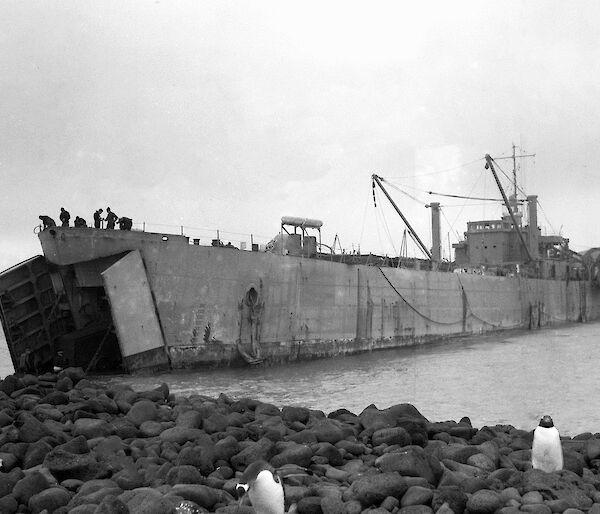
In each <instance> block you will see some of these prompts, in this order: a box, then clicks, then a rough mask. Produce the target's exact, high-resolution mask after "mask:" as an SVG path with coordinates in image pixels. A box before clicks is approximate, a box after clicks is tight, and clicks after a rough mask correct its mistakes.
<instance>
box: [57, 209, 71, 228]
mask: <svg viewBox="0 0 600 514" xmlns="http://www.w3.org/2000/svg"><path fill="white" fill-rule="evenodd" d="M59 218H60V222H61V226H63V227H68V226H69V220H70V219H71V214H70V213H69V211H67V210H65V208H64V207H61V208H60V215H59Z"/></svg>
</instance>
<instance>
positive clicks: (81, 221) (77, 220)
mask: <svg viewBox="0 0 600 514" xmlns="http://www.w3.org/2000/svg"><path fill="white" fill-rule="evenodd" d="M73 226H75V227H77V228H81V227H87V221H85V220H84V219H83V218H80V217H79V216H75V222H74V223H73Z"/></svg>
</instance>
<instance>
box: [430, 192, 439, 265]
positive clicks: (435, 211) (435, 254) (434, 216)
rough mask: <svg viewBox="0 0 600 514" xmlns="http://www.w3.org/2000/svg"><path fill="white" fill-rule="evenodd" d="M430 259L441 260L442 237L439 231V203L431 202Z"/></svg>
mask: <svg viewBox="0 0 600 514" xmlns="http://www.w3.org/2000/svg"><path fill="white" fill-rule="evenodd" d="M429 207H431V245H432V248H431V260H432V261H434V262H440V261H441V260H442V238H441V231H440V204H439V202H431V203H430V204H429Z"/></svg>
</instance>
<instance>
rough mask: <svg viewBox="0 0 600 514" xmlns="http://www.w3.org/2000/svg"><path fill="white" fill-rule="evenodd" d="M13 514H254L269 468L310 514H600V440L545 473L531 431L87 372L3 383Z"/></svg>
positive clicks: (577, 440) (586, 441) (289, 497)
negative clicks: (246, 478)
mask: <svg viewBox="0 0 600 514" xmlns="http://www.w3.org/2000/svg"><path fill="white" fill-rule="evenodd" d="M0 429H1V430H0V461H1V463H2V465H1V467H0V512H2V513H7V514H13V513H17V512H19V513H21V512H22V513H27V512H32V513H48V514H52V513H55V514H67V513H74V514H87V513H89V514H104V513H120V512H123V513H126V512H129V513H132V514H136V513H140V514H153V513H166V514H170V513H174V512H175V509H176V507H177V506H178V505H185V506H186V508H188V509H189V510H190V511H194V510H193V509H195V511H197V512H218V513H220V514H228V513H230V512H231V513H238V514H247V513H248V514H249V513H251V512H252V509H251V508H250V507H249V506H248V505H241V506H240V505H238V501H237V499H236V498H235V486H236V484H237V481H238V479H239V478H240V476H241V473H242V472H243V471H244V470H245V468H246V467H247V466H248V465H249V464H251V463H252V462H254V461H255V460H258V459H263V460H267V461H269V462H270V463H271V464H272V465H273V466H275V467H277V468H280V469H281V470H282V475H283V476H284V479H283V482H284V487H285V496H286V510H295V511H296V512H298V513H300V514H303V513H306V514H310V513H321V512H322V513H324V514H338V513H339V514H342V513H347V514H360V513H361V512H367V511H368V512H370V513H382V514H383V513H390V512H392V513H394V514H430V513H433V512H436V513H439V514H478V513H481V514H488V513H489V514H491V513H495V512H497V513H499V514H515V513H517V512H530V513H533V514H552V513H565V514H582V513H589V514H600V477H599V469H600V434H598V433H595V432H586V433H582V434H579V435H578V436H576V437H574V438H572V439H569V438H563V448H564V454H565V469H563V470H562V471H558V472H555V473H544V472H541V471H539V470H533V469H532V468H531V464H530V455H531V443H532V439H531V427H526V429H518V428H515V427H512V426H510V425H496V426H487V427H482V428H474V427H472V426H471V422H470V420H469V419H468V418H463V419H461V420H459V421H458V422H456V421H442V422H439V421H430V420H427V419H426V418H425V417H424V416H422V415H421V413H420V412H419V411H418V410H417V408H416V407H415V406H413V405H410V404H398V405H395V406H392V407H389V408H387V409H378V408H377V407H376V406H375V405H369V406H367V407H366V408H365V409H364V410H363V411H362V412H360V413H352V412H350V411H348V410H346V409H339V410H337V411H335V412H332V413H329V414H326V413H323V412H321V411H317V410H312V409H308V408H304V407H299V406H283V407H281V408H280V407H278V406H276V405H272V404H268V403H264V402H260V401H258V400H254V399H249V398H243V399H232V398H230V397H228V396H227V395H223V394H222V395H220V396H219V397H218V398H210V397H206V396H203V395H200V394H195V395H191V396H189V397H181V398H178V397H175V396H174V395H172V394H171V393H170V391H169V387H168V386H167V385H166V384H161V385H160V386H158V387H156V388H155V389H152V390H150V391H134V390H133V389H132V388H131V387H129V386H123V385H119V386H106V385H104V384H101V383H95V382H94V381H93V380H92V379H91V378H89V377H86V376H85V373H84V372H83V370H81V369H79V368H68V369H67V370H64V371H62V372H60V373H59V374H58V375H55V374H48V373H47V374H45V375H44V376H40V377H36V376H34V375H26V376H21V377H19V376H15V375H11V376H8V377H6V378H5V379H4V380H3V381H0Z"/></svg>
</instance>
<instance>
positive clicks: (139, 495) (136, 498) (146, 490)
mask: <svg viewBox="0 0 600 514" xmlns="http://www.w3.org/2000/svg"><path fill="white" fill-rule="evenodd" d="M117 498H118V500H120V501H121V502H122V503H124V504H125V505H127V509H128V511H129V512H130V514H159V513H165V514H171V513H172V512H173V511H174V507H173V505H172V504H171V503H170V502H169V500H167V499H166V498H164V497H163V495H162V494H161V493H160V492H159V491H157V490H155V489H152V488H150V487H142V488H139V489H134V490H132V491H125V492H123V493H122V494H121V495H119V496H118V497H117Z"/></svg>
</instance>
